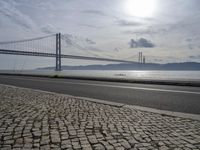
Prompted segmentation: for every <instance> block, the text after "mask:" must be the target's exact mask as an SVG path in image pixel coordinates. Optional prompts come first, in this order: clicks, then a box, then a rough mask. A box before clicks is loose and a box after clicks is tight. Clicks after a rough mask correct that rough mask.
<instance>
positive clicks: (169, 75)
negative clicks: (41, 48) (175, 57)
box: [0, 70, 200, 81]
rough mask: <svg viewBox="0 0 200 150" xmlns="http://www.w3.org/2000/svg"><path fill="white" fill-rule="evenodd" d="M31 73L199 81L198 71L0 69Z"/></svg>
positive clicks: (5, 71) (199, 72) (8, 71)
mask: <svg viewBox="0 0 200 150" xmlns="http://www.w3.org/2000/svg"><path fill="white" fill-rule="evenodd" d="M3 72H4V73H11V74H12V73H14V74H16V73H17V74H31V75H50V76H54V75H59V76H67V77H90V78H107V79H113V78H115V79H126V80H129V79H130V80H133V79H150V80H181V81H182V80H185V81H200V71H151V70H149V71H125V70H118V71H116V70H115V71H109V70H62V71H58V72H56V71H54V70H23V71H16V70H15V71H13V70H0V73H3Z"/></svg>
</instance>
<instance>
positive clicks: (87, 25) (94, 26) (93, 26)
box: [78, 24, 104, 29]
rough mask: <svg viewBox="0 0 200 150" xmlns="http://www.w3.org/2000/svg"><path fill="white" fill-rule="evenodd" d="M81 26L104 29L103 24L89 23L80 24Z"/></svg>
mask: <svg viewBox="0 0 200 150" xmlns="http://www.w3.org/2000/svg"><path fill="white" fill-rule="evenodd" d="M78 25H79V26H83V27H87V28H94V29H102V28H104V27H103V26H97V25H89V24H78Z"/></svg>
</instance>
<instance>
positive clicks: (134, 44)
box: [129, 38, 155, 48]
mask: <svg viewBox="0 0 200 150" xmlns="http://www.w3.org/2000/svg"><path fill="white" fill-rule="evenodd" d="M129 44H130V48H152V47H155V45H154V44H153V43H152V42H151V41H148V40H147V39H145V38H140V39H138V40H134V39H131V41H130V42H129Z"/></svg>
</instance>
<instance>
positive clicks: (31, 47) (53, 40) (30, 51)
mask: <svg viewBox="0 0 200 150" xmlns="http://www.w3.org/2000/svg"><path fill="white" fill-rule="evenodd" d="M61 38H62V36H61V34H60V33H59V34H51V35H47V36H43V37H37V38H31V39H24V40H16V41H4V42H0V54H9V55H27V56H40V57H54V58H56V70H61V58H70V59H82V60H92V61H109V62H120V63H135V61H127V60H118V59H110V58H98V57H88V56H77V55H67V54H61ZM75 44H76V43H75ZM75 46H77V47H78V48H81V49H82V47H80V46H79V45H75Z"/></svg>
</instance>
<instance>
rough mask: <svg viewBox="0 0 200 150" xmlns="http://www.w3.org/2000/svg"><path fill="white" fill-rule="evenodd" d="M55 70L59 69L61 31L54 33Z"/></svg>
mask: <svg viewBox="0 0 200 150" xmlns="http://www.w3.org/2000/svg"><path fill="white" fill-rule="evenodd" d="M55 70H56V71H61V70H62V69H61V33H57V34H56V69H55Z"/></svg>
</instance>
